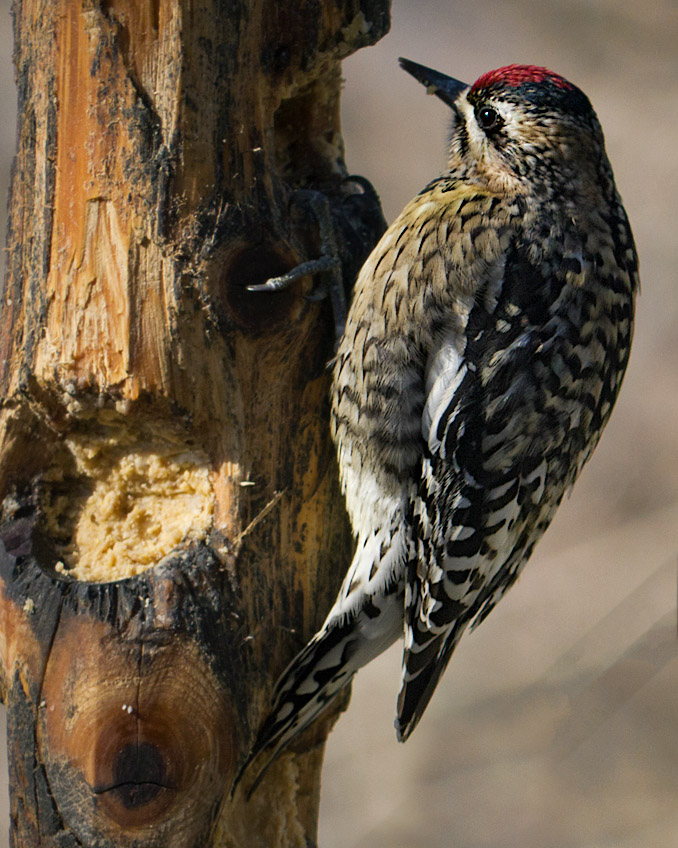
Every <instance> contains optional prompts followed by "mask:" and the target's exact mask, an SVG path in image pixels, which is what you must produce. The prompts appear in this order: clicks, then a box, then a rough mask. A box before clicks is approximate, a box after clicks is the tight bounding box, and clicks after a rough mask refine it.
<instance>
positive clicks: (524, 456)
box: [253, 60, 638, 756]
mask: <svg viewBox="0 0 678 848" xmlns="http://www.w3.org/2000/svg"><path fill="white" fill-rule="evenodd" d="M402 64H403V66H404V68H405V70H407V71H409V72H410V73H412V74H413V75H414V76H415V77H416V78H417V79H419V80H420V81H421V82H423V83H424V84H426V85H427V86H428V87H429V90H433V91H434V93H436V94H437V95H438V96H440V98H441V99H442V100H443V101H444V102H446V103H447V104H448V105H449V106H450V108H451V110H452V114H453V118H454V126H453V130H452V134H451V140H450V150H449V161H448V167H447V168H446V170H445V172H444V173H443V174H442V175H441V176H440V177H438V178H437V179H435V180H434V181H433V182H432V183H430V185H428V186H427V187H426V188H425V189H424V190H423V191H422V192H421V193H420V194H419V195H418V196H417V197H415V198H414V200H412V201H411V202H410V203H409V204H408V205H407V206H406V207H405V209H404V210H403V212H402V213H401V214H400V215H399V216H398V218H397V219H396V220H395V221H394V223H393V224H392V225H391V226H390V227H389V229H388V230H387V232H386V233H385V234H384V236H383V237H382V239H381V241H380V242H379V244H378V245H377V247H376V248H375V250H374V252H373V253H372V255H371V256H370V258H369V259H368V260H367V262H366V263H365V265H364V267H363V269H362V271H361V272H360V275H359V277H358V280H357V283H356V286H355V293H354V297H353V302H352V305H351V308H350V312H349V315H348V320H347V323H346V329H345V332H344V335H343V338H342V339H341V343H340V345H339V349H338V353H337V357H336V362H335V365H334V381H333V390H332V432H333V436H334V439H335V442H336V444H337V451H338V457H339V464H340V469H341V477H342V484H343V486H344V490H345V493H346V503H347V508H348V511H349V514H350V517H351V521H352V524H353V529H354V532H355V536H356V553H355V556H354V559H353V562H352V563H351V566H350V568H349V570H348V573H347V576H346V579H345V581H344V584H343V586H342V589H341V591H340V593H339V596H338V598H337V600H336V603H335V605H334V607H333V608H332V610H331V611H330V613H329V615H328V617H327V620H326V622H325V624H324V626H323V628H322V629H321V630H320V631H319V632H318V634H316V636H315V637H314V638H313V640H312V641H311V642H310V643H309V644H308V645H307V646H306V648H305V649H304V650H303V651H302V652H301V653H300V654H299V655H298V657H297V658H296V659H295V660H294V661H293V663H292V664H291V665H290V667H289V668H288V670H287V672H286V673H285V675H284V676H283V678H282V679H281V681H280V683H279V684H278V689H277V700H276V703H275V705H274V707H273V709H272V711H271V714H270V716H269V718H268V719H267V721H266V723H265V724H264V726H263V727H262V729H261V732H260V735H259V739H258V742H257V744H256V746H255V748H254V750H253V756H256V755H257V754H258V753H259V752H261V751H262V750H264V749H268V748H270V749H271V752H272V753H273V755H275V753H277V752H278V751H279V750H280V749H281V748H282V747H283V746H284V745H285V744H286V743H287V742H288V741H289V740H290V739H291V738H292V737H293V736H294V735H296V734H297V733H298V732H300V730H302V729H303V728H304V727H305V726H307V725H308V724H309V723H310V721H311V720H312V719H313V718H314V717H315V716H316V715H317V714H318V713H319V712H320V711H321V710H322V709H323V707H324V706H325V704H326V703H327V701H328V700H330V699H331V698H333V697H334V695H335V694H336V693H337V692H338V691H339V690H340V689H341V688H342V687H343V686H344V685H346V683H347V682H348V681H349V680H350V679H351V677H352V676H353V674H354V673H355V672H356V670H357V669H358V668H360V667H361V666H362V665H364V664H365V663H366V662H369V660H370V659H372V658H373V657H374V656H376V655H377V654H378V653H380V652H381V651H382V650H383V649H384V648H385V647H387V646H388V645H389V644H391V643H392V642H393V641H394V640H395V639H397V638H398V637H399V636H403V635H404V639H405V651H404V660H403V665H404V669H403V685H402V689H401V692H400V696H399V699H398V717H397V720H396V727H397V730H398V736H399V738H401V739H405V738H407V736H409V734H410V733H411V731H412V729H413V728H414V727H415V725H416V723H417V722H418V720H419V718H420V717H421V715H422V713H423V711H424V709H425V707H426V704H427V703H428V701H429V699H430V697H431V695H432V693H433V690H434V689H435V686H436V684H437V681H438V679H439V678H440V675H441V674H442V672H443V671H444V669H445V667H446V665H447V663H448V661H449V658H450V656H451V654H452V652H453V650H454V648H455V646H456V645H457V643H458V641H459V638H460V637H461V635H462V633H463V632H464V630H465V628H466V627H467V626H468V625H469V624H470V623H476V624H477V623H478V622H479V621H481V620H482V619H483V618H484V617H485V616H486V615H487V614H488V613H489V612H490V610H491V609H492V608H493V607H494V605H495V604H496V603H497V601H498V600H499V599H500V598H501V596H502V594H503V593H504V591H506V589H507V588H508V587H509V586H511V585H512V583H513V582H514V581H515V579H516V578H517V576H518V574H519V572H520V570H521V568H522V567H523V565H524V564H525V562H526V561H527V559H528V558H529V556H530V555H531V553H532V550H533V548H534V546H535V544H536V542H537V541H538V540H539V538H540V537H541V535H542V534H543V532H544V530H545V529H546V528H547V527H548V525H549V523H550V521H551V519H552V518H553V515H554V513H555V511H556V509H557V507H558V504H559V503H560V501H561V499H562V497H563V494H564V493H565V492H566V491H567V490H568V489H569V488H570V487H571V486H572V484H573V483H574V481H575V479H576V477H577V475H578V474H579V471H580V470H581V468H582V466H583V465H584V463H585V462H586V460H587V459H588V458H589V456H590V455H591V452H592V451H593V449H594V448H595V446H596V444H597V442H598V439H599V437H600V434H601V432H602V429H603V427H604V426H605V424H606V422H607V420H608V418H609V415H610V413H611V411H612V407H613V405H614V402H615V400H616V397H617V393H618V391H619V387H620V383H621V380H622V377H623V374H624V371H625V368H626V364H627V361H628V357H629V352H630V345H631V336H632V326H633V312H634V298H635V294H636V291H637V287H638V277H637V258H636V253H635V248H634V244H633V238H632V235H631V231H630V228H629V225H628V221H627V218H626V215H625V212H624V209H623V206H622V203H621V200H620V198H619V195H618V194H617V191H616V189H615V185H614V179H613V175H612V170H611V168H610V165H609V162H608V159H607V156H606V154H605V149H604V142H603V135H602V131H601V129H600V125H599V123H598V120H597V118H596V115H595V113H594V112H593V109H592V108H591V106H590V104H589V101H588V99H587V98H586V96H585V95H584V94H583V93H582V92H581V91H580V90H579V89H578V88H576V87H575V86H573V85H572V84H571V83H569V82H568V81H566V80H564V79H563V78H562V77H560V76H558V75H556V74H553V73H552V72H550V71H547V70H545V69H543V68H535V67H533V66H509V67H508V68H502V69H499V70H497V71H492V72H490V73H488V74H485V75H483V77H481V78H480V79H479V80H478V81H477V82H476V83H475V84H474V85H473V86H472V87H468V86H465V85H463V84H462V83H458V82H457V81H456V80H452V79H450V78H448V77H445V76H444V75H442V74H439V73H437V72H435V71H431V70H430V69H428V68H423V67H422V66H420V65H415V64H414V63H411V62H407V61H405V60H403V62H402Z"/></svg>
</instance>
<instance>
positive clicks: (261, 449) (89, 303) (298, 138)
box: [0, 0, 388, 848]
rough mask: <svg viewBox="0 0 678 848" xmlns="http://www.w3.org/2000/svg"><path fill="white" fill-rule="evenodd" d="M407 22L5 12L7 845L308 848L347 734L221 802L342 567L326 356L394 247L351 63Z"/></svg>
mask: <svg viewBox="0 0 678 848" xmlns="http://www.w3.org/2000/svg"><path fill="white" fill-rule="evenodd" d="M387 6H388V4H387V2H386V0H323V2H318V0H253V1H252V2H248V3H223V2H217V0H212V2H210V0H202V2H197V3H196V2H189V0H98V1H96V2H95V0H55V2H53V3H45V2H44V0H21V2H19V0H15V4H14V16H15V38H16V50H15V63H16V69H17V80H18V88H19V132H18V152H17V158H16V163H15V169H14V175H13V182H12V194H11V206H10V225H9V237H8V238H9V242H8V246H9V254H8V274H7V278H6V281H5V285H4V289H3V291H2V300H1V302H2V313H1V315H0V393H1V394H0V397H1V399H2V401H1V407H0V500H2V513H1V515H0V686H1V692H2V695H3V698H4V700H5V703H6V704H7V707H8V716H9V719H8V720H9V728H8V730H9V759H10V772H11V815H12V828H13V829H12V837H11V838H12V845H13V846H16V848H18V847H19V846H21V848H28V846H31V848H32V847H33V846H59V848H75V846H94V845H96V846H97V847H98V848H109V846H111V847H112V846H126V845H129V846H132V845H134V846H135V848H151V846H158V848H159V846H163V848H184V846H186V848H189V846H190V848H193V846H195V848H207V846H214V848H222V847H223V848H225V847H226V846H229V848H236V846H237V848H248V846H307V845H312V844H314V840H315V833H316V823H317V807H318V796H319V773H320V768H321V763H322V746H323V742H324V738H325V736H326V734H327V732H328V729H329V725H330V723H331V719H327V720H326V721H324V722H323V723H321V724H320V725H319V726H318V727H316V728H314V729H311V731H309V732H308V733H307V734H306V735H305V737H304V738H303V739H302V740H301V741H300V742H299V744H298V745H297V746H296V748H295V750H293V751H291V752H289V753H288V754H286V755H284V756H283V757H281V758H280V760H279V761H278V762H277V763H276V765H275V766H274V767H273V768H272V769H271V772H270V773H269V775H267V777H266V778H265V780H264V782H263V783H262V784H261V787H260V789H259V790H258V791H257V792H256V793H255V795H254V796H253V798H252V800H251V801H250V802H249V803H247V802H246V801H245V799H244V797H243V795H242V793H241V792H240V791H238V793H236V796H235V798H234V799H233V801H231V800H230V799H229V791H228V790H229V788H230V785H231V781H232V778H233V775H234V773H235V771H236V770H237V767H238V764H239V762H241V761H242V758H243V757H244V756H245V754H246V752H247V750H248V747H249V745H250V743H251V741H252V739H253V735H254V733H255V732H256V729H257V726H258V723H259V721H260V720H261V718H262V714H263V711H264V710H265V708H266V705H267V703H268V699H269V697H270V694H271V689H272V686H273V683H274V681H275V679H276V678H277V676H278V675H279V673H280V672H281V671H282V669H283V668H284V666H285V665H286V663H287V662H288V661H289V659H290V658H291V657H292V655H293V654H294V653H295V651H296V650H297V649H298V648H299V647H300V646H301V645H302V644H303V643H304V642H305V641H306V639H307V638H308V636H309V635H310V634H311V633H312V632H313V631H314V629H315V628H316V627H317V625H318V624H319V623H320V622H321V620H322V618H323V616H324V614H325V612H326V610H327V609H328V608H329V606H330V603H331V600H332V598H333V595H334V593H335V591H336V589H337V586H338V583H339V581H340V577H341V575H342V573H343V571H344V569H345V567H346V564H347V560H348V557H349V555H350V538H349V532H348V527H347V522H346V518H345V513H344V509H343V503H342V499H341V497H340V494H339V490H338V481H337V473H336V467H335V463H334V456H333V450H332V447H331V444H330V443H329V438H328V426H327V420H328V402H327V390H328V373H327V368H326V363H327V361H328V359H329V358H330V356H331V355H332V346H333V341H334V340H333V330H332V320H331V315H330V311H329V307H328V304H327V303H326V302H323V303H317V302H310V301H308V300H307V299H306V298H305V297H304V294H305V293H308V292H309V291H310V290H311V288H312V286H313V281H311V280H310V279H306V280H300V281H299V282H297V283H295V284H294V285H293V286H292V287H291V289H289V290H288V291H286V292H282V293H277V294H254V293H251V292H248V291H247V289H246V286H247V285H249V284H253V283H260V282H263V281H264V280H265V279H267V278H268V277H270V276H273V275H275V274H277V273H280V272H281V271H284V270H286V269H288V268H290V267H292V266H293V265H295V264H296V263H298V262H300V261H302V260H306V259H308V258H313V257H314V256H316V255H317V254H318V251H319V235H318V227H317V223H316V222H315V221H314V219H313V216H310V215H309V214H308V212H305V211H304V206H303V204H300V203H297V202H295V190H297V189H300V188H312V189H317V190H320V191H322V192H323V194H324V195H325V196H326V197H327V198H328V199H329V202H330V206H331V214H332V221H333V224H334V229H335V232H336V236H337V244H338V248H339V252H340V255H341V257H342V261H343V263H344V275H345V279H346V281H347V282H348V281H350V280H351V279H352V277H353V275H354V274H355V271H356V269H357V267H358V266H359V265H360V262H361V261H362V259H363V258H364V256H365V255H366V253H367V251H368V250H369V249H370V247H371V246H372V244H373V243H374V241H375V239H376V237H377V236H378V235H379V232H380V229H381V228H382V226H383V219H382V217H381V213H380V210H379V207H378V203H376V202H375V199H374V197H373V196H372V195H371V193H370V191H369V190H366V187H365V185H364V184H363V183H362V182H361V181H359V180H351V179H348V178H347V175H346V171H345V166H344V162H343V149H342V141H341V135H340V125H339V111H338V109H339V90H340V83H341V78H340V60H341V59H342V58H343V57H344V56H346V55H348V54H349V53H351V52H352V51H354V50H355V49H357V48H359V47H361V46H363V45H366V44H370V43H373V42H374V41H376V40H377V39H378V38H379V37H380V36H381V35H383V34H384V32H385V31H386V29H387V27H388V8H387Z"/></svg>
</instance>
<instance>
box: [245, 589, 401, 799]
mask: <svg viewBox="0 0 678 848" xmlns="http://www.w3.org/2000/svg"><path fill="white" fill-rule="evenodd" d="M397 589H398V586H394V587H393V588H392V589H391V590H389V591H387V592H386V593H385V594H384V595H382V596H381V597H380V606H379V607H377V606H375V604H374V603H373V602H372V599H371V598H370V597H369V596H365V597H363V599H362V600H363V603H362V606H361V607H359V608H358V609H357V610H354V611H350V612H345V611H344V612H342V605H341V604H340V603H338V604H337V605H335V607H334V608H333V610H332V612H331V613H330V615H329V616H328V618H327V621H326V622H325V624H324V625H323V628H322V629H321V630H320V631H319V632H318V633H317V634H316V635H315V636H314V637H313V639H311V641H310V642H309V643H308V644H307V645H306V647H305V648H303V649H302V650H301V651H300V652H299V653H298V654H297V656H296V657H295V658H294V659H293V660H292V662H291V663H290V664H289V666H288V667H287V669H286V671H285V672H284V674H283V675H282V677H281V678H280V680H279V681H278V683H277V684H276V688H275V692H274V695H273V706H272V708H271V710H270V712H269V713H268V716H267V718H266V720H265V721H264V723H263V725H262V726H261V728H260V730H259V733H258V735H257V739H256V742H255V743H254V745H253V747H252V750H251V751H250V754H249V756H248V758H247V760H246V761H245V763H244V765H243V766H242V768H241V769H240V772H239V773H238V776H237V777H236V780H235V782H234V784H233V788H232V793H233V792H235V789H236V787H237V785H238V783H239V782H240V780H241V778H242V777H243V775H244V774H245V772H246V771H247V770H248V769H249V767H250V766H251V765H252V764H253V763H254V762H255V761H257V760H261V762H260V764H259V765H258V772H257V776H256V778H255V780H254V782H253V784H252V785H251V786H250V787H249V789H248V796H249V795H251V794H252V792H254V790H255V789H256V788H257V786H258V785H259V782H260V781H261V779H262V778H263V776H264V774H265V773H266V771H267V769H268V768H269V767H270V766H271V765H272V763H273V762H274V761H275V759H276V758H277V756H278V755H279V754H280V753H281V752H282V751H283V749H284V748H285V747H286V746H287V745H288V744H289V742H291V740H292V739H294V737H296V736H298V735H299V734H300V733H301V732H302V731H303V730H305V729H306V728H307V727H308V726H309V725H310V724H311V723H312V722H313V721H314V720H315V719H316V718H317V717H318V716H319V715H320V714H321V713H322V712H323V711H324V710H325V708H326V707H327V706H328V704H329V703H330V702H331V701H332V700H333V699H334V698H335V697H336V696H337V695H338V694H339V693H340V692H341V691H342V689H343V688H344V687H345V686H347V685H348V684H349V683H350V682H351V680H352V679H353V676H354V675H355V673H356V671H358V669H360V668H362V666H364V665H366V664H367V663H368V662H370V661H371V660H372V659H374V658H375V657H376V656H378V655H379V654H380V653H382V652H383V651H384V650H386V648H388V647H389V646H390V645H391V644H392V643H393V642H394V641H395V640H396V639H397V638H398V636H400V635H401V634H402V615H403V613H402V609H403V594H402V592H398V591H397Z"/></svg>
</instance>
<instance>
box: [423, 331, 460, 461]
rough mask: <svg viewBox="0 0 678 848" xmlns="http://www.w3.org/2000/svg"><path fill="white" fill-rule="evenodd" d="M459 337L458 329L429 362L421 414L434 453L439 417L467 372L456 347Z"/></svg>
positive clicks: (438, 448) (438, 450) (425, 437)
mask: <svg viewBox="0 0 678 848" xmlns="http://www.w3.org/2000/svg"><path fill="white" fill-rule="evenodd" d="M456 339H458V334H456V333H455V334H454V336H451V337H449V338H448V339H446V341H445V343H444V344H443V345H442V346H441V347H440V348H439V349H438V351H437V352H436V353H435V354H434V355H433V356H432V357H431V358H430V359H429V361H428V363H427V366H426V404H425V406H424V411H423V414H422V418H421V434H422V436H423V437H424V440H425V441H426V443H427V444H428V446H429V450H430V451H431V452H432V453H439V452H440V448H441V441H440V439H439V438H438V428H439V425H440V419H441V418H442V416H443V415H444V414H445V413H446V412H447V410H448V409H449V407H450V404H451V403H452V398H453V397H454V395H455V392H456V391H457V389H458V388H459V386H460V385H461V381H462V380H463V379H464V376H465V374H466V364H465V363H464V360H463V357H462V354H461V353H460V352H459V351H458V350H457V346H456V344H455V340H456Z"/></svg>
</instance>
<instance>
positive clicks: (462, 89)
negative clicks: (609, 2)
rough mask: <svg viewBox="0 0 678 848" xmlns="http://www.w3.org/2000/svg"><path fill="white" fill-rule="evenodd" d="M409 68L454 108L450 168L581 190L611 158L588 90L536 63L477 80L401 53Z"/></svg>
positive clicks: (536, 188) (493, 185) (495, 180)
mask: <svg viewBox="0 0 678 848" xmlns="http://www.w3.org/2000/svg"><path fill="white" fill-rule="evenodd" d="M400 64H401V66H402V67H403V69H404V70H406V71H407V72H408V73H410V74H412V76H414V77H415V79H417V80H419V82H421V83H423V84H424V85H425V86H426V87H427V89H428V91H429V93H431V94H435V95H436V96H437V97H439V98H440V99H441V100H442V101H443V102H444V103H446V104H447V105H448V106H449V107H450V109H451V110H452V115H453V125H452V134H451V138H450V148H449V167H450V169H451V170H453V171H454V172H456V173H461V174H463V175H464V176H465V177H466V178H470V179H472V180H477V181H478V182H481V183H485V184H487V185H488V187H489V188H490V189H498V190H501V189H504V190H506V189H509V188H511V189H513V190H515V191H517V192H520V193H531V192H536V193H538V194H545V193H546V194H555V193H562V192H563V191H565V192H567V193H570V192H575V193H581V192H587V191H590V189H591V186H595V185H599V184H600V180H601V178H602V177H603V175H604V174H606V173H607V171H608V168H609V165H608V164H607V159H606V156H605V152H604V141H603V133H602V130H601V128H600V124H599V122H598V119H597V117H596V114H595V112H594V111H593V108H592V107H591V104H590V102H589V100H588V98H587V97H586V95H585V94H584V93H583V92H582V91H581V90H580V89H579V88H577V87H576V86H575V85H573V84H572V83H571V82H568V81H567V80H566V79H564V78H563V77H561V76H559V75H558V74H555V73H553V72H552V71H549V70H547V69H546V68H540V67H537V66H535V65H508V66H507V67H504V68H498V69H497V70H494V71H489V72H488V73H485V74H483V75H482V76H481V77H479V78H478V79H477V80H476V81H475V82H474V83H473V85H467V84H465V83H462V82H459V80H456V79H453V78H452V77H448V76H446V75H445V74H441V73H439V72H438V71H434V70H432V69H430V68H426V67H424V66H423V65H418V64H416V63H415V62H410V61H409V60H408V59H401V60H400Z"/></svg>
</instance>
